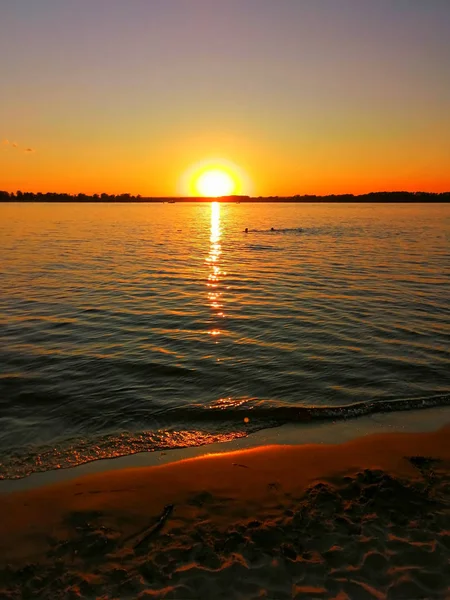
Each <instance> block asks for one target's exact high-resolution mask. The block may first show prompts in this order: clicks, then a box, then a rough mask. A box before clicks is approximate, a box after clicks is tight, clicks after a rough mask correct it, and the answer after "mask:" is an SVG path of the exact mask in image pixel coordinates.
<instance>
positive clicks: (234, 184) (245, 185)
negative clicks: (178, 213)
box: [178, 158, 252, 198]
mask: <svg viewBox="0 0 450 600" xmlns="http://www.w3.org/2000/svg"><path fill="white" fill-rule="evenodd" d="M178 190H179V194H180V195H182V196H191V197H192V196H193V197H199V196H203V197H204V198H219V197H221V196H239V195H245V194H249V193H250V191H251V190H252V185H251V182H250V179H249V177H248V176H247V174H246V173H245V172H244V170H243V169H242V168H241V167H240V166H238V165H236V164H235V163H233V162H231V161H230V160H228V159H226V158H215V159H205V160H203V161H201V162H197V163H195V164H193V165H191V166H190V167H189V168H188V169H187V170H186V171H185V172H184V173H183V174H182V176H181V177H180V179H179V182H178Z"/></svg>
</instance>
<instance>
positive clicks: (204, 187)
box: [194, 169, 236, 198]
mask: <svg viewBox="0 0 450 600" xmlns="http://www.w3.org/2000/svg"><path fill="white" fill-rule="evenodd" d="M194 185H195V188H196V189H197V191H198V193H199V194H200V196H206V197H209V198H217V197H218V196H231V194H233V192H234V191H235V189H236V183H235V181H233V178H232V177H231V175H229V174H228V173H227V172H226V171H225V170H223V169H208V170H206V171H204V172H203V173H201V174H200V175H199V176H198V177H197V178H196V180H195V182H194Z"/></svg>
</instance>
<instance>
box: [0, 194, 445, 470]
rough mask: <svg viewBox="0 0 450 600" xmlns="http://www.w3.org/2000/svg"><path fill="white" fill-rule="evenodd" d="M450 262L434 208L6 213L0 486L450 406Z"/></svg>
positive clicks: (178, 207)
mask: <svg viewBox="0 0 450 600" xmlns="http://www.w3.org/2000/svg"><path fill="white" fill-rule="evenodd" d="M246 227H247V228H248V229H249V232H248V233H247V234H246V233H244V229H245V228H246ZM272 228H274V231H272ZM449 242H450V206H449V205H443V204H439V205H438V204H436V205H424V204H412V205H407V204H400V205H392V204H386V205H382V204H359V205H358V204H348V205H346V204H262V205H255V204H217V203H213V204H114V205H105V204H86V205H85V204H0V256H1V263H0V477H15V476H21V475H24V474H27V473H29V472H32V471H36V470H46V469H50V468H55V467H58V466H61V467H63V466H69V465H73V464H79V463H82V462H85V461H86V460H92V459H94V458H97V457H107V456H117V455H122V454H129V453H132V452H137V451H140V450H155V449H161V448H172V447H183V446H190V445H199V444H204V443H209V442H213V441H222V440H227V439H232V438H234V437H236V436H241V435H247V434H248V433H250V432H252V431H255V430H256V429H262V428H265V427H270V426H273V425H276V424H278V423H283V422H289V421H305V420H310V419H323V418H333V419H335V418H351V417H352V416H354V415H357V414H361V413H363V412H367V413H371V412H374V411H378V410H383V411H385V410H392V409H408V408H415V407H417V406H424V405H439V404H449V403H450V397H449V394H450V369H449V363H450V361H449V359H450V350H449V334H450V310H449V302H448V299H449V298H450V285H449V283H450V277H449V276H450V261H449V254H450V251H449V248H450V245H449Z"/></svg>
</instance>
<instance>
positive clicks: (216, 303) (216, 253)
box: [206, 202, 226, 336]
mask: <svg viewBox="0 0 450 600" xmlns="http://www.w3.org/2000/svg"><path fill="white" fill-rule="evenodd" d="M221 234H222V232H221V228H220V204H219V202H212V203H211V235H210V238H209V240H210V247H209V254H208V256H207V257H206V262H207V263H208V264H209V265H210V272H209V275H208V281H207V283H206V286H207V287H208V303H209V306H210V308H211V310H212V311H213V312H214V314H215V315H216V316H218V317H223V316H224V314H223V311H222V308H223V305H222V302H221V296H222V293H221V292H220V289H219V283H220V277H221V275H226V273H222V271H221V269H220V263H219V260H220V255H221V254H222V246H221V243H220V238H221ZM208 333H209V334H210V335H214V336H217V335H220V334H221V331H220V329H218V328H215V329H211V330H209V331H208Z"/></svg>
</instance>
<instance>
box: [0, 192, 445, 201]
mask: <svg viewBox="0 0 450 600" xmlns="http://www.w3.org/2000/svg"><path fill="white" fill-rule="evenodd" d="M0 202H2V203H12V202H15V203H30V202H34V203H36V202H50V203H96V204H118V203H127V204H131V203H135V204H136V203H139V204H148V203H150V204H151V203H155V204H156V203H158V204H163V203H166V204H178V203H182V202H184V203H193V202H228V203H234V204H241V203H242V204H243V203H248V204H249V203H252V204H263V203H291V204H311V203H324V204H325V203H328V204H339V203H345V204H409V203H412V204H421V203H439V204H443V203H449V202H450V192H442V193H436V194H435V193H430V192H372V193H369V194H361V195H358V196H354V195H352V194H339V195H334V194H332V195H329V196H311V195H303V196H299V195H297V196H258V197H254V196H222V197H218V198H203V197H143V196H139V195H138V196H133V195H131V194H120V195H112V194H111V195H109V194H101V195H99V194H93V195H87V194H77V195H69V194H58V193H52V192H49V193H45V194H43V193H36V194H35V193H31V192H17V194H9V193H8V192H2V191H0Z"/></svg>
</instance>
